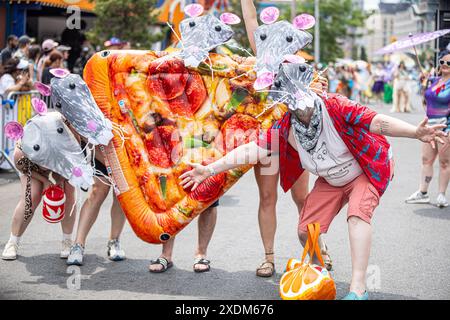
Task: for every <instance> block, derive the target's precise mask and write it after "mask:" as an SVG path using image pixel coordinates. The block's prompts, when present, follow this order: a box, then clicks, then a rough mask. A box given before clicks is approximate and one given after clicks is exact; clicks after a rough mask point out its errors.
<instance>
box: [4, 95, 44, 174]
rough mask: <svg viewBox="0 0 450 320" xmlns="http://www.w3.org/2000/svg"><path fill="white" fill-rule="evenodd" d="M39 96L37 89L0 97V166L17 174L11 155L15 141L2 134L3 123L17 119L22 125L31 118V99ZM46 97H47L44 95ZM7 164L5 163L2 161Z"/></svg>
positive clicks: (32, 113)
mask: <svg viewBox="0 0 450 320" xmlns="http://www.w3.org/2000/svg"><path fill="white" fill-rule="evenodd" d="M35 96H36V97H40V94H39V92H38V91H23V92H22V91H14V92H11V93H9V94H8V96H7V97H6V98H4V97H2V99H1V100H2V104H1V117H0V128H1V131H0V138H1V150H0V166H1V168H3V169H14V170H15V171H16V173H17V174H18V173H19V171H18V170H17V168H16V167H15V166H14V162H13V161H12V160H11V156H12V154H13V152H14V147H15V142H14V141H11V140H9V139H7V138H6V136H5V134H4V128H5V125H6V124H7V123H8V122H10V121H17V122H19V123H20V124H22V125H25V123H26V122H27V121H28V120H29V119H31V117H32V116H33V115H34V112H33V107H32V106H31V99H32V98H33V97H35ZM46 98H47V97H46ZM5 161H6V162H7V163H8V164H9V166H8V164H5V163H4V162H5Z"/></svg>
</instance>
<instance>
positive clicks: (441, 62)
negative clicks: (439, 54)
mask: <svg viewBox="0 0 450 320" xmlns="http://www.w3.org/2000/svg"><path fill="white" fill-rule="evenodd" d="M439 64H440V65H441V66H443V65H444V64H446V65H447V67H450V61H445V60H439Z"/></svg>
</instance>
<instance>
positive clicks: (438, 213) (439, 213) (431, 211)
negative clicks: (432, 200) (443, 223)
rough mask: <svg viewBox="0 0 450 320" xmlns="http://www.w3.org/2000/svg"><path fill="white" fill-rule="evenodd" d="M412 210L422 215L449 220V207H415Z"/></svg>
mask: <svg viewBox="0 0 450 320" xmlns="http://www.w3.org/2000/svg"><path fill="white" fill-rule="evenodd" d="M413 212H414V213H415V214H417V215H419V216H422V217H427V218H433V219H442V220H450V207H447V208H444V209H439V208H437V207H427V208H421V209H416V210H414V211H413Z"/></svg>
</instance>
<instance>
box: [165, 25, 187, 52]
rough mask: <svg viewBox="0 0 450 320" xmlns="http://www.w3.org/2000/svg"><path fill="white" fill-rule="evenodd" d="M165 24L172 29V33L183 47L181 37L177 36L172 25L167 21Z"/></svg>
mask: <svg viewBox="0 0 450 320" xmlns="http://www.w3.org/2000/svg"><path fill="white" fill-rule="evenodd" d="M166 24H167V25H168V26H169V28H170V30H172V32H173V33H174V35H175V37H176V38H177V39H178V41H179V42H180V43H181V46H182V47H183V49H184V44H183V41H182V40H181V38H180V37H179V36H178V34H177V32H176V31H175V29H174V28H173V27H172V25H171V24H170V23H169V22H166Z"/></svg>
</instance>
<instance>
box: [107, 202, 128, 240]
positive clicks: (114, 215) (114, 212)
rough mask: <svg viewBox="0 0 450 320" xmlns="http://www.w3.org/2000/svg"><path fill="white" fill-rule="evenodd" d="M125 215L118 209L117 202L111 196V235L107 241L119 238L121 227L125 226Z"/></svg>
mask: <svg viewBox="0 0 450 320" xmlns="http://www.w3.org/2000/svg"><path fill="white" fill-rule="evenodd" d="M125 221H126V218H125V214H124V213H123V211H122V208H121V207H120V204H119V201H118V200H117V197H116V195H114V196H113V203H112V206H111V233H110V236H109V240H115V239H119V238H120V234H121V233H122V230H123V227H124V225H125Z"/></svg>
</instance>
